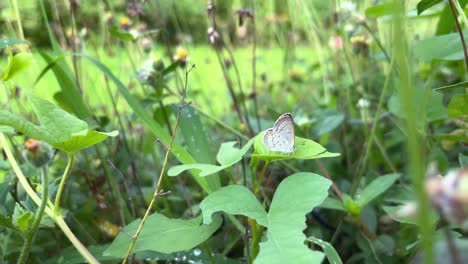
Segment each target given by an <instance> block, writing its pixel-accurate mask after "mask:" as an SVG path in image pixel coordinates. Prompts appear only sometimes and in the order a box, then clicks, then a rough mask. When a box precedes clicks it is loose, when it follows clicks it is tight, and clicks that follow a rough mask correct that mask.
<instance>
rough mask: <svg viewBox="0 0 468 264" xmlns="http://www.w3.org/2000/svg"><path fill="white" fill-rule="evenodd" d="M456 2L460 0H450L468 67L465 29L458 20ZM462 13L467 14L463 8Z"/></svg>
mask: <svg viewBox="0 0 468 264" xmlns="http://www.w3.org/2000/svg"><path fill="white" fill-rule="evenodd" d="M454 2H457V3H458V1H453V0H449V5H450V10H451V11H452V15H453V19H455V25H456V26H457V31H458V34H459V35H460V41H461V43H462V46H463V55H464V56H465V64H466V67H467V69H468V52H467V50H466V43H465V37H464V36H463V31H462V28H461V26H460V22H458V18H457V11H455V4H454ZM458 5H460V4H459V3H458ZM460 9H461V7H460ZM461 13H463V15H464V14H465V13H464V11H463V10H461ZM465 20H466V17H465Z"/></svg>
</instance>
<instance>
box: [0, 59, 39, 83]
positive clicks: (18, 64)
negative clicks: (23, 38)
mask: <svg viewBox="0 0 468 264" xmlns="http://www.w3.org/2000/svg"><path fill="white" fill-rule="evenodd" d="M32 61H33V56H32V54H31V53H29V52H21V53H18V54H16V55H12V54H11V53H10V55H9V58H8V66H7V68H6V69H5V70H4V71H3V75H2V79H3V80H4V81H8V80H11V79H12V78H13V77H15V76H16V75H17V74H19V73H21V72H22V71H24V70H25V69H26V68H28V67H29V65H31V63H32Z"/></svg>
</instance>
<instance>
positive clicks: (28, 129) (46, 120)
mask: <svg viewBox="0 0 468 264" xmlns="http://www.w3.org/2000/svg"><path fill="white" fill-rule="evenodd" d="M29 101H30V103H31V106H32V108H33V110H34V112H35V113H36V116H37V117H38V119H39V122H40V125H35V124H33V123H31V122H30V121H28V120H25V119H23V118H22V117H20V116H18V115H15V114H12V113H9V112H6V111H0V125H8V126H11V127H13V128H15V129H16V130H18V131H20V132H22V133H24V134H25V135H27V136H30V137H32V138H35V139H38V140H42V141H45V142H47V143H49V144H50V145H52V146H53V147H55V148H58V149H60V150H62V151H64V152H67V153H74V152H76V151H78V150H80V149H83V148H86V147H89V146H91V145H94V144H96V143H98V142H100V141H103V140H104V139H106V138H107V137H108V136H116V135H117V134H118V132H117V131H113V132H110V133H103V132H97V131H93V130H89V129H88V124H87V123H86V122H84V121H82V120H80V119H78V118H76V117H75V116H73V115H71V114H69V113H67V112H65V111H63V110H62V109H60V108H58V107H57V106H56V105H54V104H52V103H50V102H48V101H46V100H43V99H40V98H38V97H35V96H32V95H31V96H29Z"/></svg>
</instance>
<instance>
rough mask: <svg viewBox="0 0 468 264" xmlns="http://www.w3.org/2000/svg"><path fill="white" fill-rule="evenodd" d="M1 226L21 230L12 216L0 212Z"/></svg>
mask: <svg viewBox="0 0 468 264" xmlns="http://www.w3.org/2000/svg"><path fill="white" fill-rule="evenodd" d="M0 226H3V227H7V228H10V229H12V230H15V231H19V230H18V228H17V227H16V226H15V224H14V223H13V220H12V219H11V218H10V217H6V216H3V215H1V214H0Z"/></svg>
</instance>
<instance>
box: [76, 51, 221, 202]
mask: <svg viewBox="0 0 468 264" xmlns="http://www.w3.org/2000/svg"><path fill="white" fill-rule="evenodd" d="M77 56H82V57H84V58H86V59H88V60H89V61H90V62H91V63H93V64H94V65H95V66H96V67H97V68H98V69H99V70H101V71H102V73H104V74H105V75H106V76H107V77H108V78H109V80H111V81H112V82H114V84H115V86H116V87H117V90H119V92H120V94H121V95H122V96H123V97H124V98H125V101H126V102H127V103H128V105H129V106H130V107H131V108H132V110H133V111H134V112H135V114H136V115H137V116H138V117H139V118H140V119H141V120H142V122H143V124H145V125H146V127H148V129H149V130H150V131H151V132H152V133H153V134H154V135H155V136H157V137H158V138H159V140H161V142H162V143H163V144H165V145H169V142H170V140H171V137H170V136H169V134H168V133H167V132H166V130H165V129H164V128H163V127H162V126H160V125H159V124H158V123H156V122H155V121H154V119H153V118H152V117H151V116H150V115H149V114H148V113H147V111H146V110H145V109H144V108H143V107H142V106H141V104H140V103H139V102H138V100H137V99H136V98H135V97H133V96H132V95H131V94H130V92H129V91H128V89H127V87H125V85H124V84H123V83H122V82H121V81H120V80H119V79H118V78H117V77H116V76H115V75H114V74H112V72H111V71H110V70H109V68H107V67H106V66H105V65H104V64H102V63H101V62H99V61H97V60H96V59H94V58H91V57H89V56H87V55H77ZM171 153H172V154H173V155H174V156H175V157H176V158H177V159H178V160H179V161H180V162H182V163H183V164H193V163H195V160H194V158H193V157H192V156H191V155H190V153H188V152H187V150H185V149H184V148H183V147H182V146H181V145H179V144H176V143H174V144H173V145H172V152H171ZM194 179H195V181H197V183H198V184H199V185H200V186H201V187H202V188H203V189H204V190H205V191H206V192H207V193H211V192H212V191H214V189H212V188H211V186H215V185H216V183H210V182H209V180H210V179H209V178H204V177H198V175H196V174H194Z"/></svg>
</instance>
